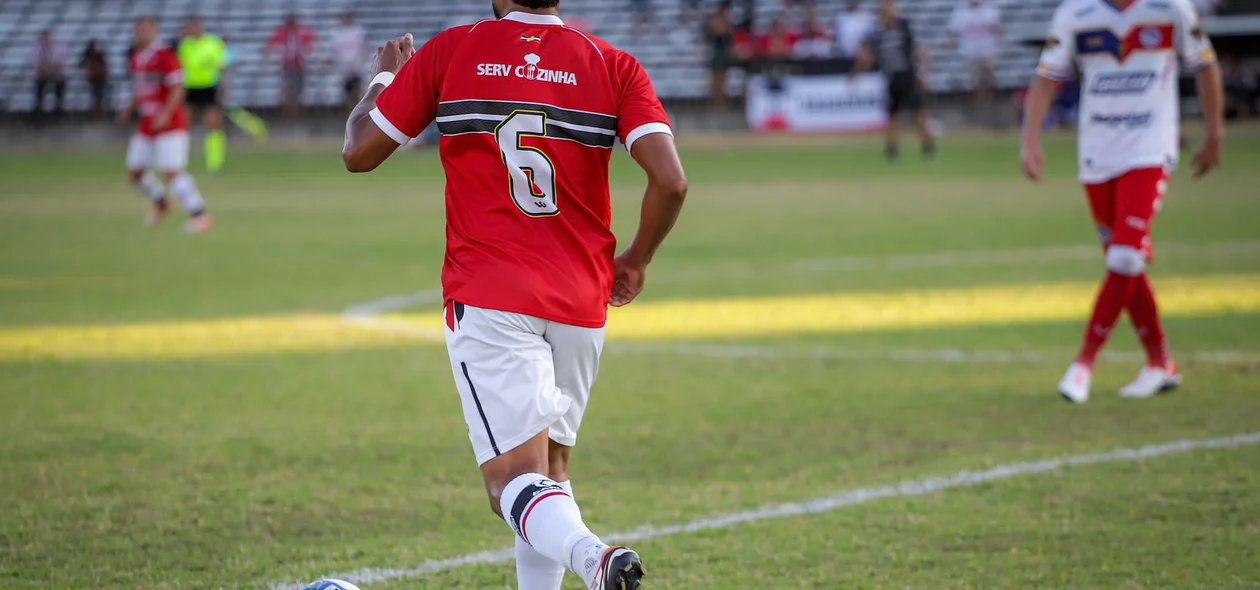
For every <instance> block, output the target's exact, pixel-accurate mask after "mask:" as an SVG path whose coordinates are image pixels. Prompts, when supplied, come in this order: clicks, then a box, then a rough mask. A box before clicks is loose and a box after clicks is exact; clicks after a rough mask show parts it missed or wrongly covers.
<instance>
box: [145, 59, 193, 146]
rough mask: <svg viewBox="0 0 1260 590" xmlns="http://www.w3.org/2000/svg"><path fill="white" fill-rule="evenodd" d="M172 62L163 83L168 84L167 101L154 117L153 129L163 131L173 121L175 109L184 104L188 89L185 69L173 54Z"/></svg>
mask: <svg viewBox="0 0 1260 590" xmlns="http://www.w3.org/2000/svg"><path fill="white" fill-rule="evenodd" d="M170 59H171V64H170V66H169V67H168V68H167V70H166V74H165V77H164V78H163V80H162V83H163V84H165V85H166V87H167V89H168V92H167V96H166V103H165V104H163V105H162V110H161V112H159V113H158V115H157V118H155V119H153V130H154V131H161V130H162V129H165V128H166V126H167V125H168V124H170V122H171V117H173V116H175V111H176V109H178V108H179V107H181V106H183V104H184V99H185V97H186V94H187V91H186V90H185V89H184V70H182V69H180V67H179V60H178V59H176V58H175V57H174V54H171V58H170Z"/></svg>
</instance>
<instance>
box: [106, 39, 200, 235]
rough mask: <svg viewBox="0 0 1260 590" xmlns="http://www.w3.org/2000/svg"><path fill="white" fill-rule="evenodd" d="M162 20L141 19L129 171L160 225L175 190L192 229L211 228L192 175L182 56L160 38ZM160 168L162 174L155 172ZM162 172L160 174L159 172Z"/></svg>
mask: <svg viewBox="0 0 1260 590" xmlns="http://www.w3.org/2000/svg"><path fill="white" fill-rule="evenodd" d="M158 37H159V34H158V25H157V20H156V19H154V18H153V17H142V18H140V19H138V20H137V21H136V27H135V38H134V43H135V45H134V49H135V50H134V52H133V53H132V55H131V80H132V88H133V91H132V99H131V103H130V104H128V105H127V106H126V107H125V108H124V109H123V110H122V112H121V113H120V114H119V118H120V119H121V120H122V121H124V122H127V121H129V120H130V119H131V114H132V112H133V111H134V112H138V113H139V115H140V124H139V125H138V126H137V127H136V131H135V133H134V134H133V135H132V136H131V142H130V143H129V144H128V146H127V171H128V173H129V174H130V175H131V182H132V184H134V185H135V186H136V188H137V189H138V190H139V191H140V192H141V194H143V195H144V196H145V197H148V198H149V199H150V200H151V201H152V203H153V209H152V211H150V213H149V218H148V222H149V225H150V226H155V225H157V224H158V222H160V221H161V220H162V218H164V217H166V213H167V211H168V210H169V208H170V206H169V204H168V202H167V196H166V195H167V186H165V185H163V183H162V181H163V179H165V180H166V182H167V183H169V187H170V193H171V195H173V196H174V197H175V198H176V199H178V200H179V202H180V204H181V205H182V206H183V207H184V210H185V211H187V212H188V223H187V225H186V226H185V228H186V229H187V231H188V232H189V233H200V232H204V231H206V230H209V229H210V225H211V220H210V215H209V214H208V213H206V205H205V201H204V200H202V198H201V191H200V190H199V189H198V188H197V182H196V181H195V180H193V177H192V175H190V174H188V172H187V170H186V168H187V166H188V112H187V111H186V110H185V107H184V72H183V70H182V69H181V68H180V65H179V57H178V56H177V55H176V54H175V51H174V50H173V49H171V48H170V47H167V46H165V45H164V44H162V42H161V41H159V40H158ZM155 172H156V174H155ZM159 174H160V175H161V178H159V176H158V175H159Z"/></svg>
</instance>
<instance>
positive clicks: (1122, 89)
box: [1089, 72, 1157, 95]
mask: <svg viewBox="0 0 1260 590" xmlns="http://www.w3.org/2000/svg"><path fill="white" fill-rule="evenodd" d="M1156 77H1157V75H1156V74H1155V72H1106V73H1103V74H1099V75H1098V77H1097V78H1095V79H1094V83H1093V84H1092V85H1091V86H1090V87H1089V93H1090V94H1100V95H1116V94H1143V93H1145V92H1146V90H1147V89H1148V88H1150V87H1151V83H1152V82H1154V81H1155V78H1156Z"/></svg>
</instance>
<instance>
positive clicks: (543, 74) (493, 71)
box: [477, 53, 578, 86]
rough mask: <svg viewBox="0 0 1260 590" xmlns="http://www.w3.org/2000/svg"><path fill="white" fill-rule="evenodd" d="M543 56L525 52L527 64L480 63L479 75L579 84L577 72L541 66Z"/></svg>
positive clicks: (570, 84)
mask: <svg viewBox="0 0 1260 590" xmlns="http://www.w3.org/2000/svg"><path fill="white" fill-rule="evenodd" d="M541 62H542V58H541V57H539V56H538V54H537V53H527V54H525V65H513V64H478V65H477V75H478V76H489V77H492V78H510V77H515V78H519V79H521V80H533V81H537V82H551V83H552V84H566V85H569V86H577V85H578V83H577V74H574V73H573V72H566V71H563V70H549V69H547V68H543V67H539V65H538V64H539V63H541Z"/></svg>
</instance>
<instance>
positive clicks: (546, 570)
mask: <svg viewBox="0 0 1260 590" xmlns="http://www.w3.org/2000/svg"><path fill="white" fill-rule="evenodd" d="M558 485H559V486H560V487H561V488H562V489H563V490H564V491H566V492H568V493H569V496H572V495H573V483H572V482H567V481H562V482H560V483H559V484H558ZM563 581H564V564H562V563H560V562H558V561H555V560H553V559H550V558H547V557H545V556H543V555H541V554H540V553H538V551H535V550H534V548H533V547H530V546H529V543H526V542H525V539H522V538H521V537H520V536H519V535H518V536H516V587H517V589H518V590H560V584H561V583H562V582H563Z"/></svg>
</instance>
